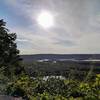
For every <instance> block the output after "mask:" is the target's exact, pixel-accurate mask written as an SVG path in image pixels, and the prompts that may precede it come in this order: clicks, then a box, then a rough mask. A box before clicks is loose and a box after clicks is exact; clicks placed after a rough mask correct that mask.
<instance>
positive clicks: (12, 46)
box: [0, 19, 21, 72]
mask: <svg viewBox="0 0 100 100" xmlns="http://www.w3.org/2000/svg"><path fill="white" fill-rule="evenodd" d="M20 60H21V59H20V56H19V50H18V49H17V45H16V33H10V31H9V30H8V29H7V28H6V22H4V21H3V19H2V20H0V67H2V66H3V67H4V69H6V72H9V69H11V70H12V69H14V70H15V69H16V68H17V69H20V67H19V66H18V62H19V61H20ZM16 65H17V67H16V68H15V67H14V66H16ZM11 66H13V67H11ZM10 67H11V68H10ZM11 70H10V71H11Z"/></svg>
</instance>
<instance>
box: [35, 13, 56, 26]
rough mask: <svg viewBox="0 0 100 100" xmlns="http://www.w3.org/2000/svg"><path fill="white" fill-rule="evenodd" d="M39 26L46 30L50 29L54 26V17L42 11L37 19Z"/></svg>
mask: <svg viewBox="0 0 100 100" xmlns="http://www.w3.org/2000/svg"><path fill="white" fill-rule="evenodd" d="M37 21H38V24H39V25H41V26H42V27H44V28H50V27H52V26H53V25H54V17H53V15H52V14H51V13H50V12H48V11H41V13H40V14H39V15H38V17H37Z"/></svg>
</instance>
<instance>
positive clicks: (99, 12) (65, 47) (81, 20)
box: [0, 0, 100, 54]
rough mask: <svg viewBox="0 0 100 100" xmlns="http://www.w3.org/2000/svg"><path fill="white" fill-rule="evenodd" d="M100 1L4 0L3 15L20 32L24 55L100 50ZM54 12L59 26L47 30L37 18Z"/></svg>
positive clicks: (19, 47) (11, 29)
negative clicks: (41, 14) (46, 12)
mask: <svg viewBox="0 0 100 100" xmlns="http://www.w3.org/2000/svg"><path fill="white" fill-rule="evenodd" d="M99 5H100V0H20V1H18V0H1V1H0V18H4V19H5V21H6V22H7V27H8V28H9V29H10V31H11V32H16V33H17V36H18V39H17V44H18V49H19V50H20V51H21V54H36V53H100V45H99V43H100V39H99V38H100V6H99ZM41 10H47V11H50V12H52V14H53V15H54V16H55V25H54V27H52V28H50V29H44V28H42V27H41V26H39V25H38V23H37V21H36V18H37V15H38V14H39V13H40V12H41Z"/></svg>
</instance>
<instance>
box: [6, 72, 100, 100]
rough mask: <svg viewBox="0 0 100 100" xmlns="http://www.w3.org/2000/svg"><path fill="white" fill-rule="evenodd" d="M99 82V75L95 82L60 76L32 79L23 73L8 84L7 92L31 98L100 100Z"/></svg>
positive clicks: (33, 99) (37, 99)
mask: <svg viewBox="0 0 100 100" xmlns="http://www.w3.org/2000/svg"><path fill="white" fill-rule="evenodd" d="M98 83H100V80H99V75H97V76H96V80H95V81H94V82H92V81H91V82H81V81H78V80H71V79H70V80H68V79H64V80H62V79H59V78H48V79H47V80H43V78H42V77H38V78H35V79H32V78H31V77H29V76H28V75H25V74H23V75H21V76H20V77H19V78H18V79H17V80H16V81H14V82H12V83H10V84H9V85H8V88H7V93H8V94H9V95H12V96H15V95H17V96H21V97H23V98H27V99H29V100H100V84H98ZM27 99H26V100H27Z"/></svg>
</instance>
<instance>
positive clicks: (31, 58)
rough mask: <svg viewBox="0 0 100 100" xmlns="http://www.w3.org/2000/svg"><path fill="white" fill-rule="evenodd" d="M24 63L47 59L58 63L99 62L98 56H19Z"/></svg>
mask: <svg viewBox="0 0 100 100" xmlns="http://www.w3.org/2000/svg"><path fill="white" fill-rule="evenodd" d="M20 56H21V58H22V59H23V61H24V62H33V61H37V60H43V59H48V60H49V61H59V60H61V59H67V60H68V59H74V60H90V59H91V60H94V59H96V60H100V54H34V55H20Z"/></svg>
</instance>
